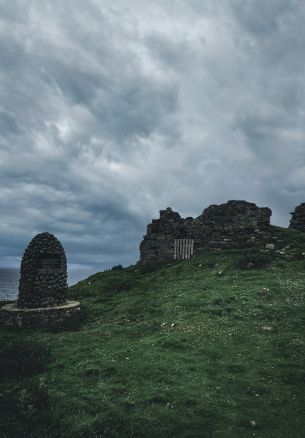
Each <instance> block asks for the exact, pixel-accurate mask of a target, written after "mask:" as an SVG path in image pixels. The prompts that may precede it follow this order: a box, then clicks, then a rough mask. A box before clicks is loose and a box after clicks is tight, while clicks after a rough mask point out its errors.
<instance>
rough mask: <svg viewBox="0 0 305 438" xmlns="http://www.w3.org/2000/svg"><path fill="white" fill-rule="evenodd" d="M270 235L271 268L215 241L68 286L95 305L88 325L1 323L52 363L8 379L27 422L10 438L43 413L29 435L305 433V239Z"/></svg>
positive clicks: (10, 427) (7, 333) (5, 333)
mask: <svg viewBox="0 0 305 438" xmlns="http://www.w3.org/2000/svg"><path fill="white" fill-rule="evenodd" d="M274 232H275V234H276V235H277V237H278V238H277V239H276V240H275V241H276V248H275V250H274V251H272V250H271V251H269V253H268V255H270V258H271V259H272V263H271V264H269V265H267V266H266V267H264V268H261V269H255V268H252V269H247V270H241V269H239V268H238V267H237V265H238V263H239V261H240V260H243V259H245V257H246V253H247V250H226V251H212V250H210V251H206V252H205V253H203V254H202V255H201V256H198V257H195V258H193V259H192V260H189V261H183V262H175V263H172V264H168V265H164V266H162V267H159V268H157V269H155V270H154V271H151V272H146V273H144V272H141V270H140V269H139V267H137V266H134V267H130V268H128V269H124V270H112V271H107V272H103V273H98V274H95V275H94V276H92V277H90V278H89V279H87V280H85V281H82V282H80V283H79V284H78V285H76V286H74V287H72V288H71V291H70V292H71V296H73V297H74V298H79V299H81V301H82V303H83V305H84V307H85V308H86V310H87V312H88V319H87V320H86V322H85V323H84V324H83V326H82V327H81V328H80V330H78V331H66V332H61V333H50V332H47V331H32V330H25V331H22V332H20V331H11V330H6V329H1V338H2V343H5V344H8V343H10V342H11V343H14V342H16V340H17V339H18V341H21V342H25V341H28V340H30V341H31V342H39V343H40V344H41V345H43V346H48V348H49V349H50V351H51V357H50V359H49V361H48V364H47V367H46V369H45V371H42V372H40V373H38V374H36V375H34V376H32V377H27V378H24V379H17V380H16V379H14V377H9V378H8V377H5V378H4V383H2V385H1V387H0V389H1V388H2V392H3V394H4V393H5V392H6V394H7V397H13V399H14V400H13V401H14V403H15V405H16V406H17V408H16V409H17V411H18V415H19V416H20V415H21V416H22V419H23V420H22V424H21V423H20V421H19V424H18V420H17V418H14V415H13V414H12V415H11V417H10V418H9V420H7V422H6V423H7V424H6V425H5V426H4V425H3V424H2V427H3V428H6V429H5V430H6V433H7V435H6V436H10V433H11V434H12V435H11V436H16V435H14V433H15V434H16V429H17V430H19V436H22V433H24V436H29V435H28V428H29V427H32V426H27V425H26V424H27V422H29V424H30V425H31V424H32V423H31V422H35V424H38V423H40V426H39V427H40V429H41V430H40V429H39V428H37V430H36V429H35V426H33V427H34V431H33V432H32V434H31V436H36V435H35V433H36V432H37V436H39V435H40V436H52V437H53V436H61V435H62V436H65V437H68V436H69V437H98V436H106V437H115V436H118V437H125V436H126V437H129V436H130V437H132V436H135V437H144V436H146V437H242V438H244V437H245V438H246V437H253V436H255V437H261V438H267V437H268V438H273V437H274V438H275V437H276V438H281V437H283V438H287V437H294V438H297V437H304V436H305V417H304V406H305V396H304V381H305V370H304V361H305V359H304V358H305V354H304V353H305V344H304V341H305V330H304V326H305V313H304V300H305V258H304V257H303V256H302V252H305V236H304V234H301V233H299V232H293V231H288V230H284V229H279V228H274ZM287 245H290V246H289V248H287ZM278 251H281V252H278ZM29 385H30V386H29ZM31 385H34V386H31ZM12 388H13V389H12ZM33 388H34V389H33ZM22 391H23V392H22ZM31 391H32V392H31ZM35 391H36V392H37V393H38V395H37V394H36V392H35ZM12 394H13V395H12ZM24 394H25V395H24ZM33 394H34V395H33ZM41 394H42V396H41ZM39 397H40V398H41V397H42V398H43V397H45V398H47V401H46V402H45V404H43V402H41V401H39V400H40V398H39ZM2 399H3V397H2ZM24 399H25V401H24ZM37 400H38V401H37ZM14 403H13V405H12V406H15V405H14ZM41 406H43V411H44V415H45V417H42V416H41V415H42V413H41V411H42V410H41ZM2 412H4V413H5V412H6V411H5V410H2ZM3 423H5V421H3ZM14 428H15V429H14ZM23 428H24V431H23ZM38 429H39V430H38ZM31 430H33V429H31ZM10 431H11V432H10ZM20 431H23V432H22V433H20Z"/></svg>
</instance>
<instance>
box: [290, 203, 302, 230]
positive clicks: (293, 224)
mask: <svg viewBox="0 0 305 438" xmlns="http://www.w3.org/2000/svg"><path fill="white" fill-rule="evenodd" d="M290 214H292V217H291V220H290V224H289V228H292V229H294V230H299V231H304V232H305V202H303V203H302V204H300V205H298V206H297V207H296V208H295V209H294V211H293V212H292V213H290Z"/></svg>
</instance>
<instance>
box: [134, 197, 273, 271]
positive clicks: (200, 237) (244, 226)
mask: <svg viewBox="0 0 305 438" xmlns="http://www.w3.org/2000/svg"><path fill="white" fill-rule="evenodd" d="M270 216H271V210H270V209H269V208H259V207H257V206H256V205H255V204H253V203H250V202H246V201H228V202H227V203H226V204H221V205H211V206H210V207H208V208H206V209H205V210H204V211H203V213H202V214H201V215H200V216H198V217H197V218H195V219H193V218H191V217H188V218H186V219H183V218H181V216H180V215H179V213H177V212H174V211H172V209H171V208H167V209H166V210H161V211H160V219H154V220H153V221H152V223H151V224H149V225H148V226H147V233H146V235H145V236H144V238H143V241H142V242H141V245H140V263H141V264H143V265H145V264H154V263H161V262H165V261H169V260H172V259H173V257H174V241H175V239H182V238H187V239H194V254H196V252H198V251H200V250H202V249H204V248H208V247H214V248H225V247H228V248H230V247H231V248H233V247H241V246H243V245H246V244H247V243H249V242H253V241H255V240H257V239H259V238H260V237H262V236H263V235H265V234H266V233H267V229H268V225H269V224H270Z"/></svg>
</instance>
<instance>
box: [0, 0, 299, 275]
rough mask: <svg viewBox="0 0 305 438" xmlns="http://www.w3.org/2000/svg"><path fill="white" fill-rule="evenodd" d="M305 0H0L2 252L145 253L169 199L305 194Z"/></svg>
mask: <svg viewBox="0 0 305 438" xmlns="http://www.w3.org/2000/svg"><path fill="white" fill-rule="evenodd" d="M304 23H305V2H304V0H268V1H267V0H217V1H215V0H187V1H186V0H154V1H148V0H112V1H110V0H70V1H69V0H50V1H48V0H36V1H35V0H0V148H1V149H0V178H1V187H0V209H1V221H0V245H1V250H0V265H1V266H14V265H18V264H19V261H20V256H21V255H22V253H23V251H24V249H25V246H26V245H27V244H28V242H29V241H30V240H31V239H32V237H33V236H34V235H35V234H37V233H38V232H42V231H49V232H51V233H54V234H55V235H56V236H57V237H58V238H59V239H60V241H61V242H62V244H63V245H64V247H65V250H66V253H67V256H68V261H69V262H70V263H71V264H73V265H74V266H77V265H88V266H93V267H94V269H98V270H100V269H103V268H105V267H110V266H112V265H115V264H118V263H122V264H123V265H128V264H131V263H134V262H135V261H136V260H137V259H138V255H139V253H138V247H139V243H140V241H141V239H142V237H143V234H145V231H146V225H147V223H149V222H150V221H151V219H152V218H156V217H158V216H159V210H160V209H163V208H166V207H167V206H171V207H172V208H173V209H174V210H177V211H179V212H180V213H181V215H182V216H198V215H199V214H200V213H201V212H202V210H203V209H204V208H206V207H207V206H208V205H209V204H212V203H213V204H215V203H222V202H226V201H227V200H230V199H245V200H247V201H250V202H255V203H257V204H258V205H259V206H261V207H263V206H268V207H271V208H272V211H273V215H272V223H273V224H275V225H281V226H285V227H286V226H288V223H289V219H290V216H289V212H290V211H292V209H293V208H294V207H295V206H296V205H297V204H299V203H300V202H304V201H305V131H304V127H305V52H304V51H305V26H304Z"/></svg>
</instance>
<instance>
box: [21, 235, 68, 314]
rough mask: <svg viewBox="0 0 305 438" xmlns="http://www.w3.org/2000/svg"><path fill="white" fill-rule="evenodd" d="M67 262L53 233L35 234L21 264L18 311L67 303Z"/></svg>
mask: <svg viewBox="0 0 305 438" xmlns="http://www.w3.org/2000/svg"><path fill="white" fill-rule="evenodd" d="M67 292H68V284H67V259H66V255H65V251H64V249H63V247H62V245H61V243H60V242H59V240H57V239H56V237H55V236H53V234H50V233H41V234H37V236H35V237H34V238H33V240H32V241H31V242H30V243H29V245H28V247H27V248H26V250H25V253H24V255H23V258H22V262H21V272H20V280H19V296H18V300H17V306H18V307H19V308H39V307H51V306H59V305H63V304H65V303H66V302H67Z"/></svg>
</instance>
